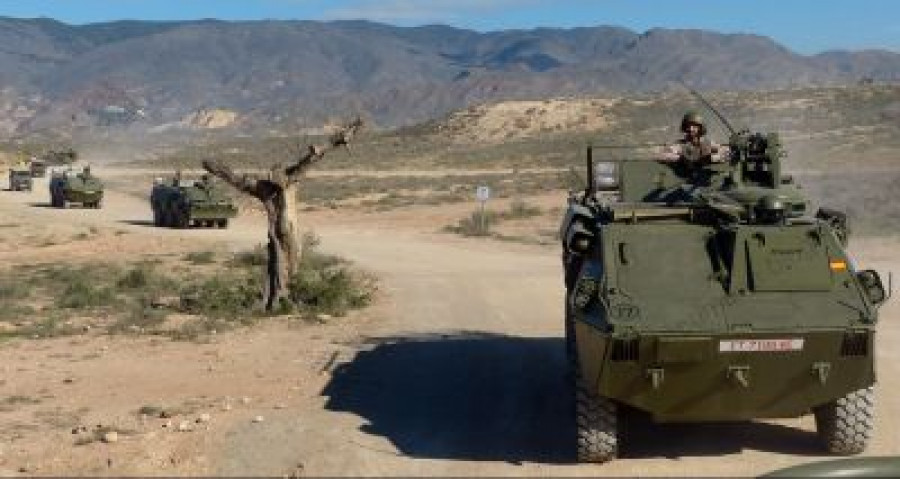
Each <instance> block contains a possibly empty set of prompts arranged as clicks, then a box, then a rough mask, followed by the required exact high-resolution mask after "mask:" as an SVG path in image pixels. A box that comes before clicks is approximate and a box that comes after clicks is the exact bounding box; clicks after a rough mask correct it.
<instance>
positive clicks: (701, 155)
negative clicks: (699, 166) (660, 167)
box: [659, 112, 729, 163]
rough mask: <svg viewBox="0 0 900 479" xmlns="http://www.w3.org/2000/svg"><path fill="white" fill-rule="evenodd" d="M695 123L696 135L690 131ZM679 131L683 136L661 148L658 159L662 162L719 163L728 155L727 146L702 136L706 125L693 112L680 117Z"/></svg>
mask: <svg viewBox="0 0 900 479" xmlns="http://www.w3.org/2000/svg"><path fill="white" fill-rule="evenodd" d="M692 125H696V126H698V127H699V131H698V132H697V134H696V136H694V135H693V134H692V133H691V130H690V127H691V126H692ZM681 131H682V132H683V133H684V138H682V139H680V140H678V142H677V143H675V144H674V145H668V146H666V147H665V148H663V151H662V152H661V154H660V156H659V160H660V161H663V162H675V161H684V162H688V163H695V162H702V163H721V162H723V161H725V158H727V157H728V152H729V149H728V146H722V145H718V144H715V143H712V142H711V141H709V140H708V139H706V138H703V136H704V135H705V134H706V125H704V124H703V118H702V117H701V116H700V115H699V114H697V113H695V112H687V113H685V115H684V117H683V118H682V119H681Z"/></svg>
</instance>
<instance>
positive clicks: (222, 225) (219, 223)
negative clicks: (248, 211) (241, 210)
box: [216, 218, 228, 228]
mask: <svg viewBox="0 0 900 479" xmlns="http://www.w3.org/2000/svg"><path fill="white" fill-rule="evenodd" d="M216 226H218V227H219V228H228V218H222V219H220V220H216Z"/></svg>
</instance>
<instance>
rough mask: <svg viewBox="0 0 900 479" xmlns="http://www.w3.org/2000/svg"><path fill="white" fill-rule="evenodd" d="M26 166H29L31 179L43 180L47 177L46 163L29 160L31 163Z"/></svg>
mask: <svg viewBox="0 0 900 479" xmlns="http://www.w3.org/2000/svg"><path fill="white" fill-rule="evenodd" d="M28 166H29V170H30V171H31V177H32V178H43V177H45V176H47V163H46V162H44V161H42V160H38V159H33V160H31V162H30V163H29V165H28Z"/></svg>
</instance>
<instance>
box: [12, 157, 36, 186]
mask: <svg viewBox="0 0 900 479" xmlns="http://www.w3.org/2000/svg"><path fill="white" fill-rule="evenodd" d="M32 184H33V180H32V177H31V170H30V169H29V167H28V164H25V163H19V164H16V165H13V166H11V167H10V168H9V190H10V191H31V187H32Z"/></svg>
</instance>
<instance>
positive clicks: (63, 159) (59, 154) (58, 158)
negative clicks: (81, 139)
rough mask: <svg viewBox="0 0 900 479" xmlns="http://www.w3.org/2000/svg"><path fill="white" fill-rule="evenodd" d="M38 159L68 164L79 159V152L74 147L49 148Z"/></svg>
mask: <svg viewBox="0 0 900 479" xmlns="http://www.w3.org/2000/svg"><path fill="white" fill-rule="evenodd" d="M38 159H39V160H41V161H43V162H44V163H46V164H48V165H53V166H66V165H71V164H72V163H75V160H77V159H78V152H77V151H75V150H74V149H72V148H62V149H58V150H49V151H46V152H44V153H43V154H42V155H41V156H40V158H38Z"/></svg>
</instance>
